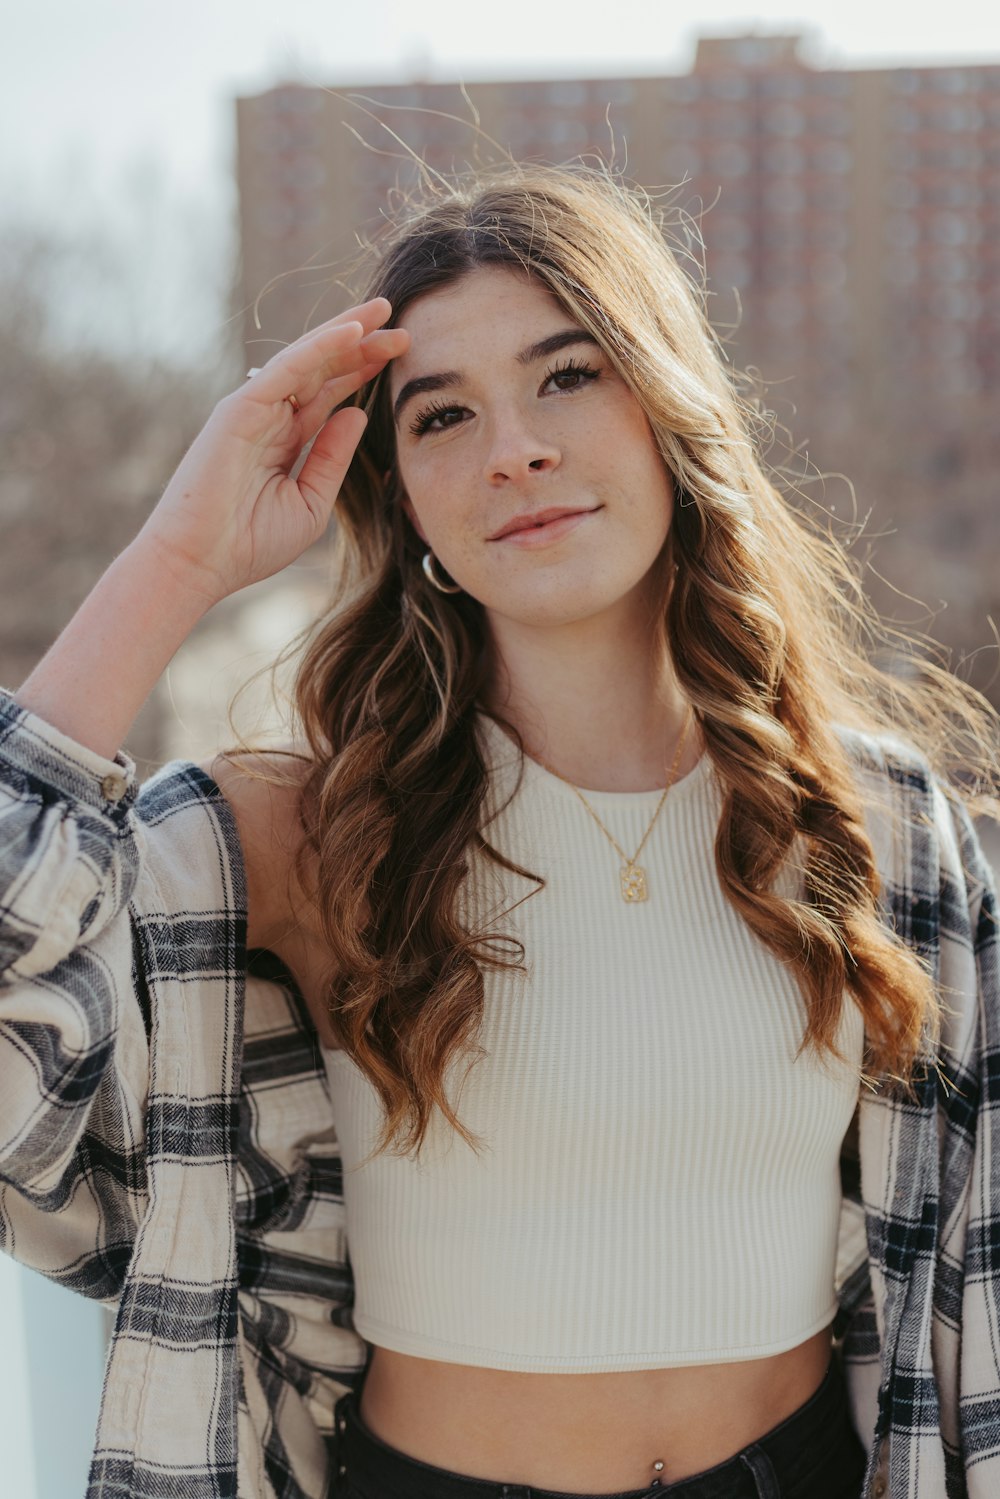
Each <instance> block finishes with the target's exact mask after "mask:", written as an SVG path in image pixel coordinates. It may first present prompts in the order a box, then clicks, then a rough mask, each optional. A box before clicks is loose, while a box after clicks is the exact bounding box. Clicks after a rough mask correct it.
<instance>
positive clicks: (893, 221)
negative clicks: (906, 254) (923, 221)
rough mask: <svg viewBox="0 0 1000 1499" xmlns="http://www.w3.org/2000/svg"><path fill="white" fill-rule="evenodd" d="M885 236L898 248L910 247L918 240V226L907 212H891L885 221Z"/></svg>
mask: <svg viewBox="0 0 1000 1499" xmlns="http://www.w3.org/2000/svg"><path fill="white" fill-rule="evenodd" d="M885 237H886V239H887V240H888V241H889V243H890V245H893V246H894V247H896V248H898V249H904V250H905V249H910V248H911V247H912V246H913V245H915V244H917V243H918V242H919V239H920V226H919V224H918V223H917V221H916V219H914V218H911V217H910V216H909V215H908V214H905V213H892V214H890V215H889V217H888V218H887V219H886V222H885Z"/></svg>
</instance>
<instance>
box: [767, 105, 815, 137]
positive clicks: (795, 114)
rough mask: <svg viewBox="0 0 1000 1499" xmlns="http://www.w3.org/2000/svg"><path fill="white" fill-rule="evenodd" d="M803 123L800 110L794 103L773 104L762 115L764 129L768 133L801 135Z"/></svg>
mask: <svg viewBox="0 0 1000 1499" xmlns="http://www.w3.org/2000/svg"><path fill="white" fill-rule="evenodd" d="M804 124H805V122H804V120H803V118H802V111H801V109H799V108H798V107H797V106H796V105H794V104H775V105H774V106H773V108H771V109H769V110H767V111H766V113H765V115H764V129H765V130H766V131H767V132H768V134H769V135H784V136H794V135H801V134H802V130H803V127H804Z"/></svg>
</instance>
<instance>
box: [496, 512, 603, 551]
mask: <svg viewBox="0 0 1000 1499" xmlns="http://www.w3.org/2000/svg"><path fill="white" fill-rule="evenodd" d="M598 508H600V507H598ZM596 514H597V511H596V510H576V511H574V512H573V514H572V515H561V516H560V517H559V519H558V520H550V521H548V522H547V523H546V524H545V525H544V526H525V527H524V529H523V530H522V531H508V532H507V535H506V536H501V537H500V538H499V540H500V541H501V542H509V543H510V544H511V546H518V547H538V546H547V545H548V543H549V542H551V541H558V540H559V539H560V537H562V536H566V535H567V534H568V533H569V532H570V531H573V530H575V529H576V527H577V526H578V525H579V524H580V522H581V521H585V520H587V519H588V518H589V517H590V516H591V515H596Z"/></svg>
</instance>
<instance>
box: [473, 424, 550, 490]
mask: <svg viewBox="0 0 1000 1499" xmlns="http://www.w3.org/2000/svg"><path fill="white" fill-rule="evenodd" d="M560 459H561V453H560V451H559V447H558V445H557V444H556V443H554V442H553V441H552V440H551V438H548V437H546V436H545V435H544V433H542V432H540V431H539V430H538V429H537V427H535V426H534V425H533V424H532V423H531V422H530V421H527V420H526V419H525V418H524V417H519V416H517V415H515V414H514V413H509V414H507V415H506V416H504V417H501V418H498V420H497V421H496V422H495V423H494V425H493V431H492V433H491V442H490V447H489V452H488V454H487V457H486V478H487V479H488V480H489V481H490V482H491V483H494V484H496V483H502V482H503V481H504V480H505V479H514V480H517V479H524V478H527V477H528V476H529V475H531V474H533V473H543V472H544V471H545V470H546V469H551V468H556V467H558V465H559V462H560Z"/></svg>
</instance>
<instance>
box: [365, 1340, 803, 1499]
mask: <svg viewBox="0 0 1000 1499" xmlns="http://www.w3.org/2000/svg"><path fill="white" fill-rule="evenodd" d="M830 1331H831V1330H830V1328H827V1329H826V1330H825V1331H823V1332H818V1333H816V1334H815V1335H814V1336H813V1337H811V1338H809V1339H807V1340H806V1341H805V1342H804V1343H800V1344H799V1345H798V1346H797V1347H795V1348H790V1349H788V1350H787V1351H786V1352H784V1353H778V1354H773V1355H772V1356H770V1357H767V1358H757V1359H746V1360H742V1361H740V1362H738V1363H725V1364H697V1365H685V1366H683V1367H678V1368H672V1369H640V1370H634V1371H628V1372H623V1373H599V1374H524V1373H520V1372H512V1371H509V1370H504V1369H485V1368H478V1367H473V1366H471V1365H468V1364H451V1363H444V1362H441V1361H439V1360H437V1359H424V1358H414V1357H412V1356H411V1355H410V1354H405V1353H396V1352H394V1351H392V1350H390V1349H387V1348H380V1347H376V1348H375V1349H374V1351H373V1353H372V1359H371V1363H370V1365H369V1368H368V1374H367V1376H366V1378H365V1383H364V1386H363V1388H362V1391H361V1401H360V1406H359V1411H360V1415H361V1419H362V1421H363V1422H364V1424H365V1426H366V1427H367V1428H368V1430H369V1431H371V1432H372V1433H373V1434H374V1435H375V1436H377V1437H378V1438H380V1440H381V1441H383V1442H385V1443H387V1444H388V1445H389V1446H390V1447H395V1448H396V1449H397V1450H398V1451H399V1452H403V1453H405V1454H406V1455H407V1456H409V1457H414V1458H417V1459H418V1460H419V1461H421V1462H425V1463H431V1464H432V1465H434V1466H435V1467H439V1468H446V1469H448V1470H450V1471H451V1472H453V1473H461V1474H464V1475H466V1476H468V1477H470V1478H479V1479H492V1480H494V1481H495V1482H504V1483H515V1484H526V1485H529V1486H532V1485H533V1486H535V1487H537V1488H543V1489H556V1490H561V1491H563V1492H578V1493H581V1494H594V1493H612V1492H614V1491H616V1490H628V1489H641V1488H643V1487H648V1486H649V1485H650V1484H651V1483H652V1482H653V1480H654V1479H655V1478H660V1480H661V1481H662V1483H663V1485H664V1487H666V1485H667V1484H668V1483H673V1482H676V1481H677V1480H678V1479H681V1478H687V1477H690V1476H691V1474H693V1473H699V1472H701V1471H702V1470H703V1469H705V1468H711V1467H715V1466H716V1464H718V1463H721V1462H725V1461H726V1459H727V1458H730V1457H732V1456H733V1455H734V1454H735V1453H737V1452H739V1451H740V1450H741V1449H742V1448H743V1447H746V1446H748V1445H749V1444H750V1443H751V1442H754V1441H756V1440H757V1439H758V1438H760V1437H762V1436H764V1435H765V1434H766V1433H767V1432H768V1431H770V1430H771V1429H772V1428H773V1427H775V1426H777V1425H778V1424H779V1423H780V1422H782V1421H784V1420H785V1419H786V1418H787V1417H788V1416H790V1415H792V1414H793V1413H794V1412H795V1411H796V1410H798V1408H799V1406H801V1405H803V1404H804V1403H805V1402H806V1401H807V1400H808V1399H809V1398H810V1396H811V1395H813V1394H814V1393H815V1392H816V1390H817V1389H818V1388H819V1386H820V1384H821V1383H822V1380H823V1376H824V1375H825V1373H826V1371H827V1368H828V1367H829V1363H830V1357H831V1349H832V1345H831V1338H830ZM659 1462H662V1464H663V1468H662V1469H657V1468H655V1467H654V1464H656V1463H659Z"/></svg>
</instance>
